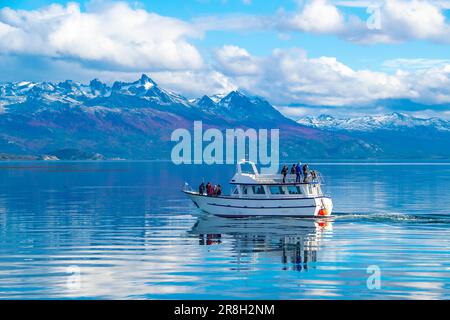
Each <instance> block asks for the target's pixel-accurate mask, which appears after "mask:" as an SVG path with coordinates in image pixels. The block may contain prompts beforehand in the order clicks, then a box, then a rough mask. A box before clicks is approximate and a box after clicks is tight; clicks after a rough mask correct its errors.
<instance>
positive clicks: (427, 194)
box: [0, 162, 450, 299]
mask: <svg viewBox="0 0 450 320" xmlns="http://www.w3.org/2000/svg"><path fill="white" fill-rule="evenodd" d="M313 167H315V168H316V169H318V170H319V171H321V172H322V173H323V175H324V176H325V178H326V183H327V185H326V191H327V192H328V193H330V194H331V195H332V196H333V200H334V203H335V211H336V212H337V216H336V217H335V218H333V219H331V220H317V221H314V220H302V219H293V218H283V219H275V218H273V219H271V218H265V219H224V218H217V217H213V216H209V215H207V214H204V213H202V212H200V211H199V210H198V209H196V208H195V207H194V205H193V204H191V203H190V202H189V201H188V199H186V198H185V197H184V195H183V194H182V193H181V192H179V189H180V187H181V186H182V184H183V183H184V181H188V182H190V183H192V184H193V185H195V186H196V185H197V184H198V182H199V181H200V180H201V177H203V176H204V177H205V178H206V179H209V180H211V181H212V182H220V183H221V184H222V185H223V186H224V185H227V181H228V180H229V178H230V177H231V175H232V174H233V172H234V167H233V166H230V167H228V166H220V167H208V166H204V167H198V166H182V167H177V166H174V165H171V164H170V163H160V162H84V163H83V162H78V163H77V162H56V163H47V162H3V163H0V298H27V299H28V298H33V299H34V298H104V299H111V298H125V299H173V298H182V299H185V298H186V299H218V298H231V299H246V298H251V299H260V298H268V299H269V298H273V299H305V298H313V299H315V298H325V299H328V298H330V299H337V298H343V299H360V298H363V299H392V298H399V299H417V298H425V299H449V298H450V214H449V213H450V212H449V207H450V197H449V190H450V165H449V164H433V165H430V164H428V165H427V164H389V165H371V164H321V165H314V166H313ZM224 189H225V191H226V192H227V191H228V190H229V188H228V187H225V188H224ZM369 266H372V268H375V270H379V271H380V283H379V284H380V287H379V288H378V289H377V288H372V289H369V288H368V286H367V279H368V277H369V276H370V275H371V274H368V273H367V268H368V267H369Z"/></svg>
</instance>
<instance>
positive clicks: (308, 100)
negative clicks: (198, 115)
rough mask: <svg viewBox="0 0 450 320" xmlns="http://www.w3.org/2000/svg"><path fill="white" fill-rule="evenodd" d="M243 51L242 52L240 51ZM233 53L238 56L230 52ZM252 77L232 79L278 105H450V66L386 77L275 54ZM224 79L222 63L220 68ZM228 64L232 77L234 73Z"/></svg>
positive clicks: (296, 53) (331, 60)
mask: <svg viewBox="0 0 450 320" xmlns="http://www.w3.org/2000/svg"><path fill="white" fill-rule="evenodd" d="M242 50H243V49H242ZM233 52H240V50H239V48H237V47H234V48H233ZM245 59H248V60H250V61H253V62H254V63H256V64H257V67H255V68H256V69H257V70H259V71H258V73H256V74H253V75H251V74H248V75H246V76H240V77H234V78H233V79H234V81H235V82H236V84H237V85H238V86H239V87H240V88H242V89H244V90H247V91H250V92H253V93H256V94H258V95H261V96H264V97H267V98H268V99H269V100H270V101H272V102H274V103H276V104H279V105H287V104H292V103H296V104H307V105H321V106H344V105H347V106H348V105H355V106H358V105H359V106H361V105H367V104H370V103H372V102H374V101H377V100H382V99H393V98H408V99H412V100H415V101H418V102H422V103H449V102H450V64H444V65H440V66H436V67H433V68H428V69H419V70H401V69H399V70H397V71H396V72H395V73H393V74H390V73H386V72H378V71H373V70H366V69H361V70H354V69H352V68H350V67H349V66H347V65H345V64H343V63H342V62H340V61H338V60H337V59H336V58H335V57H325V56H323V57H318V58H309V57H308V56H307V53H306V52H305V51H304V50H302V49H298V48H294V49H275V50H274V51H273V52H272V54H271V55H270V56H268V57H265V58H259V59H258V60H254V59H252V57H251V56H248V52H247V54H246V55H245ZM221 66H222V68H224V70H223V73H225V74H227V71H226V70H225V69H226V68H227V64H226V63H222V65H221ZM235 67H236V66H235V65H234V64H233V62H231V63H230V64H229V68H230V70H231V71H230V73H233V72H234V71H235V70H234V69H235Z"/></svg>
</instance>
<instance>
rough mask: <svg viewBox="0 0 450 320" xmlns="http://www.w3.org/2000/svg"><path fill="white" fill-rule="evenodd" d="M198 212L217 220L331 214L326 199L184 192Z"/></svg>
mask: <svg viewBox="0 0 450 320" xmlns="http://www.w3.org/2000/svg"><path fill="white" fill-rule="evenodd" d="M184 192H185V193H186V194H187V195H188V197H189V198H190V199H191V200H192V201H193V202H194V204H195V205H196V206H197V207H198V208H200V209H201V210H203V211H205V212H208V213H211V214H214V215H216V216H221V217H247V216H287V217H323V216H329V215H331V212H332V210H333V203H332V201H331V198H329V197H326V196H320V197H314V198H283V199H266V198H261V199H249V198H237V197H222V196H220V197H210V196H205V195H200V194H198V193H196V192H192V191H184Z"/></svg>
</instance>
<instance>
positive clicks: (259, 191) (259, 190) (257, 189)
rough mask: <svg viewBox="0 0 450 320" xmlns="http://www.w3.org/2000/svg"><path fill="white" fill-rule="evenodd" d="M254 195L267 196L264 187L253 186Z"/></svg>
mask: <svg viewBox="0 0 450 320" xmlns="http://www.w3.org/2000/svg"><path fill="white" fill-rule="evenodd" d="M252 190H253V194H266V192H265V191H264V187H263V186H252Z"/></svg>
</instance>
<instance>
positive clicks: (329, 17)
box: [281, 0, 344, 33]
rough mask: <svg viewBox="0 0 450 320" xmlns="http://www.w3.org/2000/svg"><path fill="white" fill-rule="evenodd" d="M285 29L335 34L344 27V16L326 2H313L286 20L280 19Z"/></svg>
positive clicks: (324, 0) (315, 0)
mask: <svg viewBox="0 0 450 320" xmlns="http://www.w3.org/2000/svg"><path fill="white" fill-rule="evenodd" d="M281 25H282V26H284V27H286V28H291V29H298V30H302V31H307V32H316V33H329V32H333V33H337V32H340V31H341V29H342V28H343V27H344V16H343V15H342V13H341V12H340V11H339V10H338V9H337V8H336V7H335V6H334V5H332V4H330V3H329V2H328V1H327V0H314V1H311V2H308V3H306V4H305V5H304V7H303V9H302V10H301V11H299V12H297V13H294V14H293V15H291V17H289V18H288V19H282V21H281Z"/></svg>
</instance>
